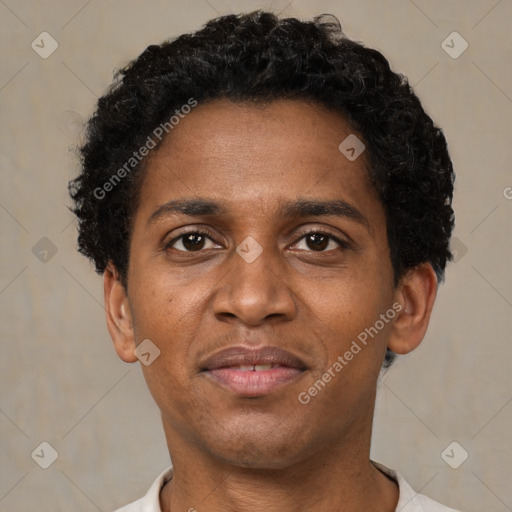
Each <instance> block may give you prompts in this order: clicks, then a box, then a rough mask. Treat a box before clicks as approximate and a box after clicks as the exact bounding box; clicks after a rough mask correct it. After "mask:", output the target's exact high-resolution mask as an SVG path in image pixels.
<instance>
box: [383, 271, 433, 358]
mask: <svg viewBox="0 0 512 512" xmlns="http://www.w3.org/2000/svg"><path fill="white" fill-rule="evenodd" d="M436 294H437V277H436V274H435V272H434V269H433V268H432V265H430V263H425V264H422V265H419V266H418V267H415V268H413V269H411V270H409V271H408V272H407V273H406V274H405V275H404V276H403V277H402V279H401V280H400V284H399V286H398V289H397V294H396V299H395V300H396V301H397V302H398V303H400V305H401V308H400V311H399V313H398V315H397V317H396V320H395V322H394V324H393V329H392V332H391V336H390V339H389V342H388V348H389V349H390V350H392V351H393V352H395V353H396V354H407V353H409V352H411V351H412V350H414V349H415V348H416V347H417V346H418V345H419V344H420V343H421V341H422V340H423V338H424V336H425V332H426V331H427V327H428V324H429V321H430V315H431V313H432V309H433V307H434V302H435V299H436Z"/></svg>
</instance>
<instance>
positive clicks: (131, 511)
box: [114, 468, 172, 512]
mask: <svg viewBox="0 0 512 512" xmlns="http://www.w3.org/2000/svg"><path fill="white" fill-rule="evenodd" d="M171 478H172V468H168V469H166V470H165V471H164V472H162V473H161V474H160V475H159V476H158V477H157V479H156V480H155V481H154V482H153V483H152V484H151V487H150V488H149V490H148V492H147V493H146V495H145V496H144V497H142V498H140V499H138V500H137V501H134V502H132V503H129V504H128V505H125V506H124V507H121V508H118V509H117V510H115V511H114V512H161V509H160V489H161V488H162V487H163V486H164V485H165V483H166V482H168V481H169V480H170V479H171Z"/></svg>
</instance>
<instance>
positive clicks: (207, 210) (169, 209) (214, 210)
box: [148, 199, 226, 225]
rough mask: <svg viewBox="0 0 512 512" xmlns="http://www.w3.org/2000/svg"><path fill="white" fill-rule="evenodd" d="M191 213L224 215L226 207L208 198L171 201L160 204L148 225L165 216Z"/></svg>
mask: <svg viewBox="0 0 512 512" xmlns="http://www.w3.org/2000/svg"><path fill="white" fill-rule="evenodd" d="M176 213H178V214H182V215H189V216H191V217H194V216H196V217H199V216H202V217H208V216H214V215H222V214H225V213H226V209H225V208H223V207H222V206H221V205H220V204H218V203H216V202H214V201H209V200H207V199H179V200H173V201H169V202H167V203H165V204H163V205H161V206H159V207H158V208H157V209H156V210H155V211H154V212H153V213H152V214H151V216H150V217H149V219H148V225H149V224H154V223H155V222H157V221H158V220H160V219H161V218H163V217H167V216H169V215H173V214H176Z"/></svg>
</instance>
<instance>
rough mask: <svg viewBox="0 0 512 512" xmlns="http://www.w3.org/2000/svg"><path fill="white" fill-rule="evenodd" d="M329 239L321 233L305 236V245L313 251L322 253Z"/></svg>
mask: <svg viewBox="0 0 512 512" xmlns="http://www.w3.org/2000/svg"><path fill="white" fill-rule="evenodd" d="M330 239H331V237H329V236H327V235H322V234H321V233H312V234H310V235H306V245H307V246H308V248H309V249H311V250H313V251H323V250H325V249H326V248H327V246H328V245H329V241H330Z"/></svg>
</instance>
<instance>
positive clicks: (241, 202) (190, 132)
mask: <svg viewBox="0 0 512 512" xmlns="http://www.w3.org/2000/svg"><path fill="white" fill-rule="evenodd" d="M354 136H356V137H358V140H360V139H362V137H361V136H360V135H359V134H357V132H355V131H354V130H353V129H352V128H351V126H350V124H349V123H348V122H347V121H346V120H345V119H344V118H343V117H342V116H341V115H340V114H339V113H337V112H332V111H329V110H328V109H326V108H325V107H323V106H321V105H319V104H316V103H314V104H313V103H307V102H304V101H297V100H279V101H275V102H272V103H269V104H266V105H254V104H247V103H234V102H232V101H229V100H216V101H214V102H211V103H208V104H205V105H199V106H197V107H195V108H194V109H193V110H192V111H191V113H189V114H187V115H186V116H184V117H183V118H182V119H181V120H180V122H179V124H178V125H176V126H175V127H174V128H173V130H172V131H171V132H170V133H169V135H167V136H166V138H165V139H164V140H163V142H162V143H161V145H160V146H159V147H158V149H156V150H154V151H153V153H151V154H150V155H149V159H148V161H147V165H146V171H145V174H146V176H145V178H144V182H143V186H142V189H141V201H140V205H141V207H143V206H144V205H145V204H148V203H151V204H152V205H153V206H155V205H158V204H163V203H165V202H167V201H169V200H170V199H173V198H174V197H178V198H179V197H185V196H186V197H190V196H193V195H196V196H201V197H204V196H205V195H207V196H208V197H211V198H215V199H218V200H222V201H223V202H224V203H226V204H228V206H229V204H231V205H232V206H233V207H235V204H236V205H237V207H239V208H244V207H245V208H247V207H249V206H250V205H251V206H252V207H254V205H255V203H257V204H258V205H259V206H260V207H261V206H262V205H265V206H268V207H271V203H272V202H276V201H281V200H284V199H285V198H288V199H291V198H297V197H301V198H304V197H307V196H308V195H310V196H311V197H326V198H327V197H329V198H331V199H334V198H337V197H339V198H341V199H346V200H348V199H350V200H351V202H353V203H354V202H355V203H359V204H361V203H365V202H368V201H369V200H371V202H373V203H375V202H378V201H376V196H375V194H374V192H373V189H372V187H371V186H370V184H369V180H368V173H367V162H368V160H367V155H366V153H365V152H364V151H363V153H362V154H361V155H360V156H359V157H358V158H356V159H355V160H351V159H349V158H347V156H346V154H344V153H343V152H342V151H340V149H339V146H340V144H342V143H343V141H344V140H346V139H347V137H354ZM349 140H351V139H349ZM367 206H368V205H367Z"/></svg>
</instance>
